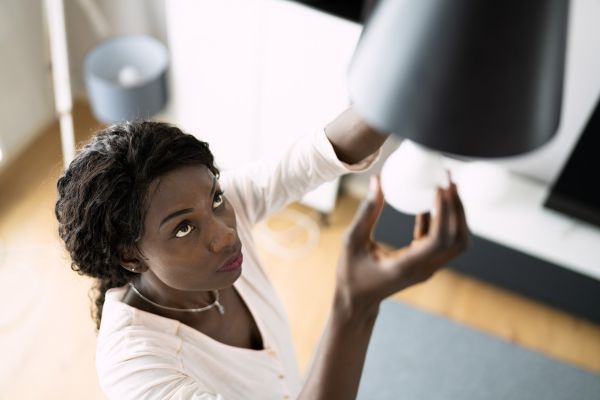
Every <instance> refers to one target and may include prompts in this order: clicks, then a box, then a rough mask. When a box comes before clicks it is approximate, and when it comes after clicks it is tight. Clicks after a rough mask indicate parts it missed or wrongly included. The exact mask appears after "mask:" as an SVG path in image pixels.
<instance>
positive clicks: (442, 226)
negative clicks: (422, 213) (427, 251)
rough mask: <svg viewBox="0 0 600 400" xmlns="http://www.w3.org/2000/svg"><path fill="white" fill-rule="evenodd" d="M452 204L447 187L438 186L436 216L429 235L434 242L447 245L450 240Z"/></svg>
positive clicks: (438, 244)
mask: <svg viewBox="0 0 600 400" xmlns="http://www.w3.org/2000/svg"><path fill="white" fill-rule="evenodd" d="M450 214H451V206H450V202H449V197H448V193H447V189H443V188H438V189H437V191H436V193H435V216H434V217H433V220H432V221H431V227H430V229H429V235H428V236H429V237H430V238H431V239H432V240H433V242H434V243H433V244H435V245H436V246H440V247H445V246H446V245H447V243H448V241H449V240H450V218H451V215H450Z"/></svg>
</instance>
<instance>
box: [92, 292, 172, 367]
mask: <svg viewBox="0 0 600 400" xmlns="http://www.w3.org/2000/svg"><path fill="white" fill-rule="evenodd" d="M126 291H127V288H126V287H121V288H116V289H110V290H109V291H108V292H107V293H106V301H105V302H104V306H103V308H102V321H101V323H100V330H99V332H98V341H97V353H98V354H97V356H103V355H107V354H110V355H113V356H116V355H122V356H123V357H128V356H131V355H133V354H135V353H138V352H147V351H149V350H150V349H153V350H160V353H162V354H168V353H176V352H177V349H178V348H179V347H180V341H181V339H180V338H179V337H178V336H177V330H178V325H179V321H175V320H171V319H169V318H164V317H161V316H159V315H155V314H151V313H147V312H144V311H141V310H138V309H136V308H134V307H132V306H130V305H128V304H126V303H124V302H123V301H122V299H123V296H124V295H125V293H126Z"/></svg>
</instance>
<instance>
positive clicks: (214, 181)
mask: <svg viewBox="0 0 600 400" xmlns="http://www.w3.org/2000/svg"><path fill="white" fill-rule="evenodd" d="M216 190H217V177H216V176H214V175H212V187H211V188H210V197H213V196H214V194H215V191H216ZM192 211H194V209H193V208H184V209H183V210H177V211H174V212H172V213H171V214H169V215H167V216H166V217H165V218H163V220H162V221H161V222H160V224H159V225H158V229H160V228H162V226H163V225H164V224H165V223H167V222H168V221H169V220H171V219H173V218H175V217H178V216H180V215H182V214H187V213H190V212H192Z"/></svg>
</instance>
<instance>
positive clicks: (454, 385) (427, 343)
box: [358, 300, 600, 400]
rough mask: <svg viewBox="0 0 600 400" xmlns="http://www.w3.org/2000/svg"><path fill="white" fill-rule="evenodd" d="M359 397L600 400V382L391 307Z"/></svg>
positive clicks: (378, 328) (384, 313) (386, 307)
mask: <svg viewBox="0 0 600 400" xmlns="http://www.w3.org/2000/svg"><path fill="white" fill-rule="evenodd" d="M358 398H359V399H364V400H379V399H381V400H384V399H390V400H391V399H394V400H400V399H403V400H421V399H422V400H485V399H519V400H521V399H527V400H530V399H531V400H558V399H560V400H588V399H589V400H600V375H596V374H593V373H590V372H587V371H584V370H582V369H580V368H577V367H575V366H572V365H570V364H566V363H563V362H560V361H557V360H554V359H552V358H549V357H547V356H545V355H543V354H540V353H536V352H534V351H530V350H527V349H524V348H522V347H518V346H516V345H514V344H511V343H509V342H506V341H503V340H501V339H498V338H495V337H493V336H490V335H487V334H485V333H482V332H479V331H475V330H473V329H471V328H468V327H466V326H463V325H460V324H457V323H455V322H452V321H449V320H447V319H445V318H442V317H438V316H435V315H433V314H429V313H426V312H423V311H419V310H417V309H415V308H413V307H411V306H408V305H406V304H403V303H400V302H397V301H392V300H388V301H386V302H384V303H383V305H382V307H381V313H380V315H379V318H378V320H377V323H376V325H375V330H374V332H373V338H372V340H371V344H370V346H369V351H368V353H367V360H366V364H365V368H364V371H363V376H362V379H361V385H360V388H359V395H358Z"/></svg>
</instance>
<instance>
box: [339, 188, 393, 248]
mask: <svg viewBox="0 0 600 400" xmlns="http://www.w3.org/2000/svg"><path fill="white" fill-rule="evenodd" d="M383 204H384V202H383V192H382V191H381V182H380V181H379V177H378V176H372V177H371V180H370V182H369V194H368V195H367V197H366V198H365V200H363V202H362V204H361V205H360V207H359V208H358V211H357V212H356V214H355V216H354V220H353V221H352V224H351V225H350V228H349V229H348V231H347V233H346V243H347V245H348V246H350V247H353V248H356V249H358V248H363V247H364V245H365V244H368V243H369V242H370V239H371V233H372V232H373V229H374V227H375V224H376V222H377V220H378V219H379V215H380V214H381V210H382V209H383Z"/></svg>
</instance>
